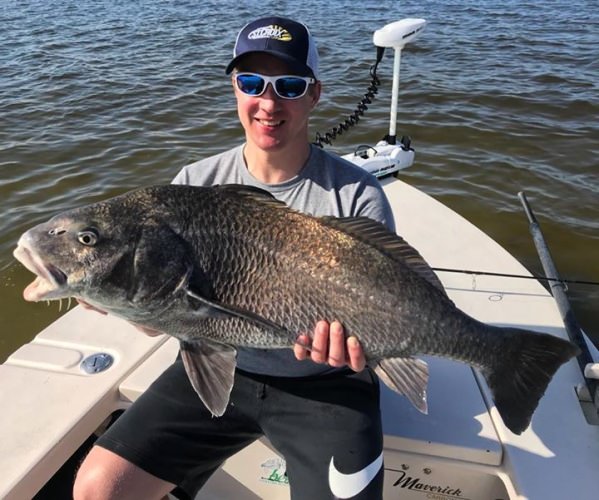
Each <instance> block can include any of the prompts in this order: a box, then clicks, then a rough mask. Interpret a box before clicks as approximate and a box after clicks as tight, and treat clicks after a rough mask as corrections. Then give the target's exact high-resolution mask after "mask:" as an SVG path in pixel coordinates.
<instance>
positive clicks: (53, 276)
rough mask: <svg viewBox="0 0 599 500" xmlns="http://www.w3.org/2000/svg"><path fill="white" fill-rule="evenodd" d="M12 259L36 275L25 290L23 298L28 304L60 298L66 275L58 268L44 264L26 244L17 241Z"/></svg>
mask: <svg viewBox="0 0 599 500" xmlns="http://www.w3.org/2000/svg"><path fill="white" fill-rule="evenodd" d="M13 255H14V257H15V258H16V259H17V260H18V261H19V262H20V263H21V264H23V265H24V266H25V267H26V268H27V269H28V270H29V271H31V272H32V273H34V274H35V275H36V278H35V280H33V281H32V282H31V283H30V284H29V285H27V287H26V288H25V290H24V291H23V298H24V299H25V300H26V301H28V302H37V301H40V300H49V299H58V298H61V297H60V294H61V291H62V290H63V289H64V288H65V284H66V282H67V275H66V274H65V273H63V272H62V271H61V270H60V269H59V268H58V267H56V266H54V265H52V264H49V263H44V262H43V261H42V259H41V257H40V256H39V255H38V254H37V253H36V252H35V251H33V250H31V249H30V248H28V247H27V246H26V244H24V243H23V242H21V241H19V244H18V246H17V248H16V249H15V251H14V252H13Z"/></svg>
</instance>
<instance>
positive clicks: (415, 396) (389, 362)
mask: <svg viewBox="0 0 599 500" xmlns="http://www.w3.org/2000/svg"><path fill="white" fill-rule="evenodd" d="M374 370H375V372H376V374H377V375H378V376H379V378H380V379H381V380H382V381H383V382H384V383H385V385H386V386H387V387H389V389H392V390H394V391H395V392H397V393H399V394H401V395H403V396H405V397H406V398H408V400H409V401H410V402H411V403H412V404H413V405H414V406H415V407H416V408H418V410H420V411H421V412H422V413H424V414H426V413H427V412H428V406H427V403H426V386H427V385H428V365H427V364H426V362H425V361H422V360H421V359H418V358H389V359H383V360H381V361H379V363H378V365H377V366H376V368H375V369H374Z"/></svg>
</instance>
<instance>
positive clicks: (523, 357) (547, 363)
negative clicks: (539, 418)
mask: <svg viewBox="0 0 599 500" xmlns="http://www.w3.org/2000/svg"><path fill="white" fill-rule="evenodd" d="M489 328H493V329H497V330H501V332H496V333H494V334H495V335H498V334H499V335H501V336H502V337H503V338H504V339H505V341H504V343H503V349H502V351H503V352H501V353H500V355H499V356H495V357H494V358H495V360H494V363H493V364H492V365H487V366H486V367H483V368H482V370H481V371H482V373H483V375H484V377H485V379H486V380H487V384H488V385H489V388H490V389H491V393H492V394H493V400H494V401H495V405H496V406H497V410H498V411H499V414H500V415H501V418H502V419H503V422H504V423H505V425H506V426H507V428H508V429H509V430H511V431H512V432H513V433H514V434H521V433H522V432H523V431H524V430H525V429H526V428H527V427H528V425H529V424H530V420H531V418H532V414H533V412H534V411H535V409H536V408H537V405H538V404H539V400H540V399H541V397H542V396H543V394H545V390H546V389H547V386H548V385H549V382H550V381H551V378H552V377H553V375H554V374H555V372H556V371H557V370H558V368H559V367H560V366H561V365H562V364H563V363H565V362H566V361H568V360H569V359H570V358H572V357H573V356H575V355H576V354H577V353H578V348H577V347H576V346H575V345H574V344H572V343H571V342H568V341H566V340H563V339H561V338H559V337H555V336H553V335H548V334H545V333H535V332H531V331H528V330H521V329H517V328H496V327H495V328H494V327H489Z"/></svg>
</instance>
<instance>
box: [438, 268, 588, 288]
mask: <svg viewBox="0 0 599 500" xmlns="http://www.w3.org/2000/svg"><path fill="white" fill-rule="evenodd" d="M432 270H433V271H440V272H444V273H460V274H472V275H476V276H498V277H500V278H520V279H523V280H539V281H547V282H559V283H565V284H569V285H591V286H599V281H586V280H571V279H565V278H550V277H548V276H536V275H534V274H533V275H530V276H527V275H525V274H510V273H496V272H492V271H473V270H471V269H452V268H447V267H433V268H432Z"/></svg>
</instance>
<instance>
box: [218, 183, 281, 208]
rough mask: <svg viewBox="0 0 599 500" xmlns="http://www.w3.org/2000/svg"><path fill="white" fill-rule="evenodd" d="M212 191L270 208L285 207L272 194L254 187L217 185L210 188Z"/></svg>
mask: <svg viewBox="0 0 599 500" xmlns="http://www.w3.org/2000/svg"><path fill="white" fill-rule="evenodd" d="M212 189H214V190H215V191H218V192H221V193H223V194H225V195H227V196H234V197H239V198H246V199H250V200H254V201H258V202H260V203H265V204H267V205H270V206H272V207H277V208H282V207H286V206H287V205H286V204H285V203H284V202H282V201H280V200H277V199H276V198H275V197H274V196H273V195H272V193H269V192H268V191H266V190H264V189H261V188H259V187H255V186H247V185H244V184H218V185H215V186H212Z"/></svg>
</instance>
